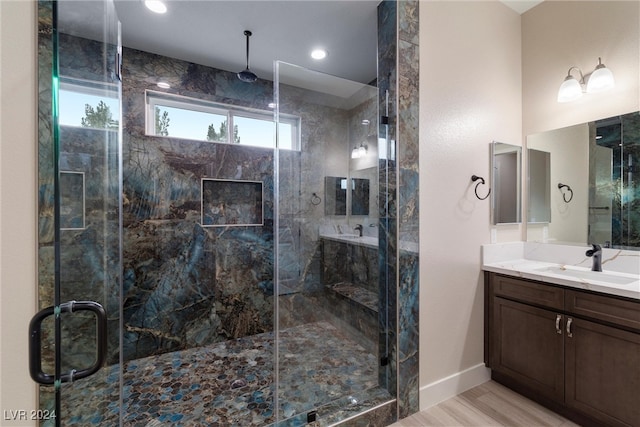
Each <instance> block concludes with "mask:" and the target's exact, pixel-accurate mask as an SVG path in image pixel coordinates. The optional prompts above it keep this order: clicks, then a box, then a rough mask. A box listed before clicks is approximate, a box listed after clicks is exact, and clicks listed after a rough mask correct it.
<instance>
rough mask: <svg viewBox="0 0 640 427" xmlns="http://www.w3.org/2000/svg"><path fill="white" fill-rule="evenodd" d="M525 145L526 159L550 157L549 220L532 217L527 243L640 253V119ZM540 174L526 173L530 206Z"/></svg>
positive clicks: (539, 137) (558, 132)
mask: <svg viewBox="0 0 640 427" xmlns="http://www.w3.org/2000/svg"><path fill="white" fill-rule="evenodd" d="M526 144H527V148H528V150H527V155H528V156H531V153H532V151H529V150H537V151H544V152H547V153H549V157H550V162H549V183H548V187H547V188H545V191H548V192H549V195H550V220H549V222H548V223H545V221H538V220H537V217H533V216H532V217H531V218H530V220H529V221H528V222H529V223H528V224H527V240H529V241H543V242H548V243H554V242H556V243H563V244H567V243H569V244H570V243H574V244H580V245H586V244H589V243H600V244H602V245H606V246H610V247H614V248H620V249H636V250H640V174H639V173H638V171H637V169H638V168H637V166H636V165H637V164H638V162H639V161H640V113H638V112H633V113H629V114H624V115H620V116H615V117H610V118H606V119H602V120H596V121H593V122H588V123H581V124H577V125H574V126H569V127H566V128H562V129H555V130H551V131H547V132H542V133H539V134H534V135H529V136H528V137H527V142H526ZM533 153H534V154H533V156H534V157H535V156H537V154H535V152H533ZM529 161H530V162H531V159H529ZM539 172H540V171H539V169H537V168H533V167H532V168H531V169H530V170H529V174H528V186H527V191H528V193H529V198H530V200H532V197H535V196H533V193H534V192H537V191H541V190H540V184H539V182H538V178H539ZM566 186H569V189H570V190H568V189H567V187H566ZM530 203H536V204H537V203H539V202H538V201H536V202H531V201H530ZM538 208H539V206H535V207H530V209H529V213H530V215H531V212H532V210H533V211H535V210H537V209H538Z"/></svg>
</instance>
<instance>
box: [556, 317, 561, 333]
mask: <svg viewBox="0 0 640 427" xmlns="http://www.w3.org/2000/svg"><path fill="white" fill-rule="evenodd" d="M561 320H562V315H561V314H557V315H556V334H559V335H562V328H560V321H561Z"/></svg>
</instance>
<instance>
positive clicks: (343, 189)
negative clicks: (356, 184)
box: [324, 176, 347, 216]
mask: <svg viewBox="0 0 640 427" xmlns="http://www.w3.org/2000/svg"><path fill="white" fill-rule="evenodd" d="M324 213H325V215H331V216H333V215H346V214H347V178H346V177H344V176H325V177H324Z"/></svg>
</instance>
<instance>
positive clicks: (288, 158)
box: [274, 62, 388, 425]
mask: <svg viewBox="0 0 640 427" xmlns="http://www.w3.org/2000/svg"><path fill="white" fill-rule="evenodd" d="M276 101H277V119H278V120H277V121H278V138H277V139H278V142H279V145H278V148H277V151H276V153H277V154H276V180H277V181H276V183H277V185H276V187H277V194H276V200H277V212H276V215H275V216H276V231H277V232H276V233H275V234H276V239H277V240H276V248H277V251H276V253H277V259H276V269H275V270H276V283H277V285H276V291H277V293H276V294H277V300H276V322H277V325H276V333H277V336H276V348H277V350H276V384H277V385H276V393H275V396H276V402H275V405H274V406H275V407H276V408H277V420H278V421H282V420H288V421H287V422H290V423H292V425H293V424H296V425H297V423H307V422H313V421H315V420H320V419H322V420H323V422H325V421H326V422H335V421H339V419H340V418H342V417H349V416H352V415H355V414H357V413H358V411H359V410H362V408H364V407H365V406H366V405H365V406H363V404H362V402H363V401H364V400H368V399H369V398H370V397H371V395H372V394H375V393H376V391H374V390H377V392H380V393H381V394H383V395H388V394H386V390H384V389H383V388H382V387H380V385H379V378H380V374H381V373H382V374H383V373H384V371H385V370H386V369H387V367H386V366H385V365H386V352H387V350H386V348H384V347H385V346H384V345H381V344H379V337H380V335H381V333H380V326H379V325H380V324H381V322H380V319H381V318H385V317H386V316H383V315H382V313H381V312H380V311H381V310H386V309H387V304H386V303H385V301H383V300H382V298H381V297H380V295H384V294H385V293H384V292H381V291H380V280H379V264H378V259H379V256H378V238H377V229H378V227H377V226H378V218H377V215H378V206H377V196H378V163H379V159H378V147H377V145H378V137H377V130H378V90H377V88H375V87H373V86H369V85H365V84H362V83H358V82H353V81H349V80H345V79H342V78H338V77H334V76H330V75H327V74H323V73H319V72H315V71H311V70H308V69H305V68H302V67H298V66H295V65H291V64H287V63H283V62H277V63H276ZM288 123H295V126H293V127H290V126H286V124H288ZM296 129H297V131H296ZM281 141H287V142H288V145H289V146H290V147H292V149H286V148H283V147H282V145H281V144H280V142H281ZM289 141H292V143H289ZM382 376H384V375H382ZM368 402H369V404H370V402H371V400H368ZM337 413H339V414H341V415H339V416H338V418H333V417H334V414H337Z"/></svg>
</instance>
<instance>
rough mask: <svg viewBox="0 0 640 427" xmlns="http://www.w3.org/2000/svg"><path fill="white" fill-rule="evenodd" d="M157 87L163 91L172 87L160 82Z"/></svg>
mask: <svg viewBox="0 0 640 427" xmlns="http://www.w3.org/2000/svg"><path fill="white" fill-rule="evenodd" d="M157 85H158V87H160V88H162V89H169V88H170V87H171V85H170V84H169V83H167V82H158V83H157Z"/></svg>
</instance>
